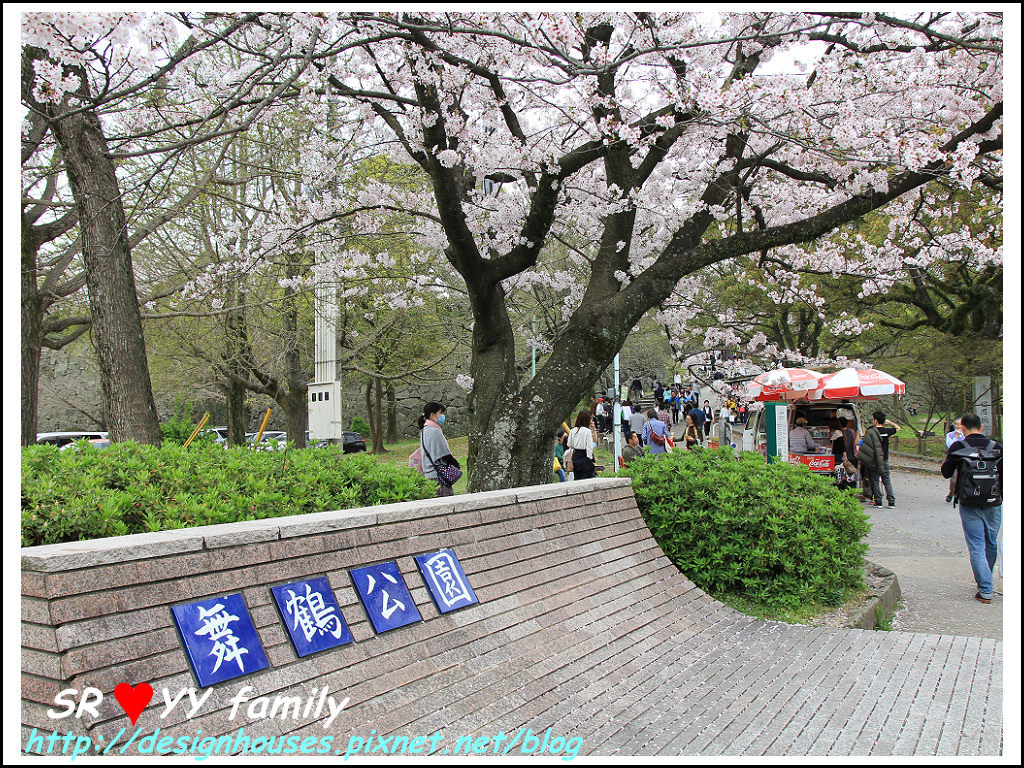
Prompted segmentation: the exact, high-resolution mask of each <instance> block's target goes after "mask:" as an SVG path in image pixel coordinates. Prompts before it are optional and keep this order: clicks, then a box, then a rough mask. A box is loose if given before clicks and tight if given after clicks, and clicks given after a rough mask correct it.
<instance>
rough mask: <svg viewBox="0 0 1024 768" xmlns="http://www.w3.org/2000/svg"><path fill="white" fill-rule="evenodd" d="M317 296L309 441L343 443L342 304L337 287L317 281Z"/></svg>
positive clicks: (315, 299)
mask: <svg viewBox="0 0 1024 768" xmlns="http://www.w3.org/2000/svg"><path fill="white" fill-rule="evenodd" d="M313 295H314V315H315V317H314V321H313V333H314V336H315V339H314V353H313V354H314V358H313V381H312V382H310V385H309V388H308V389H307V392H308V393H309V437H310V439H312V440H341V438H342V432H343V431H344V430H343V428H342V422H341V382H340V381H338V355H337V344H338V301H337V295H336V293H335V289H334V285H333V284H331V283H328V282H326V281H324V280H322V279H320V278H317V282H316V285H315V287H314V289H313Z"/></svg>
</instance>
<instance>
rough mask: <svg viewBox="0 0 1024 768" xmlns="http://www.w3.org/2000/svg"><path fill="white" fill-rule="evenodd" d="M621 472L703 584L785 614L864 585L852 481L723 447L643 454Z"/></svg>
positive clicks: (864, 526)
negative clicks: (848, 486) (835, 480)
mask: <svg viewBox="0 0 1024 768" xmlns="http://www.w3.org/2000/svg"><path fill="white" fill-rule="evenodd" d="M625 474H626V475H628V476H630V477H632V478H633V492H634V494H635V495H636V499H637V504H638V505H639V507H640V511H641V512H642V513H643V516H644V520H646V522H647V525H648V527H649V528H650V529H651V533H652V534H653V535H654V538H655V539H656V540H657V542H658V544H659V545H660V546H661V548H662V550H663V551H664V552H665V554H666V555H667V556H668V558H669V559H670V560H672V562H673V563H675V564H676V566H678V568H679V569H680V570H681V571H682V572H683V573H684V574H686V576H687V577H688V578H689V579H690V580H691V581H693V582H694V583H695V584H696V585H697V586H699V587H700V588H701V589H703V590H704V591H706V592H709V593H711V594H713V595H716V596H720V595H725V594H735V595H739V596H742V597H744V598H746V599H748V600H750V601H753V602H755V603H757V604H759V605H761V606H763V607H764V608H765V609H766V611H768V612H772V613H776V614H780V615H781V614H784V613H786V612H788V611H792V610H794V609H798V608H806V607H809V606H814V605H817V606H821V605H825V606H835V605H840V604H841V603H842V602H843V600H844V599H845V596H846V595H847V594H848V592H849V590H852V589H857V588H860V587H862V586H863V582H864V577H863V563H864V555H865V553H866V552H867V549H868V546H867V544H866V542H865V537H866V536H867V534H868V531H869V530H870V522H869V518H868V516H867V515H866V514H865V513H864V512H863V510H862V509H861V508H860V504H859V503H858V502H857V500H856V498H855V496H854V492H853V491H851V490H847V491H840V490H838V489H837V488H836V487H835V486H834V485H832V483H831V482H830V481H829V479H827V478H825V477H821V476H818V475H815V474H814V473H812V472H810V471H808V470H807V469H806V468H804V467H796V466H790V465H789V464H782V463H772V464H768V463H767V462H765V460H764V457H763V456H761V455H759V454H754V453H743V454H741V455H740V457H739V458H738V459H737V458H734V456H733V452H732V449H731V448H721V449H719V450H715V451H711V450H694V451H674V452H673V453H671V454H669V455H667V456H662V457H660V458H654V457H647V458H644V459H640V460H637V461H634V462H633V463H632V464H631V465H630V467H629V468H628V469H627V470H626V472H625Z"/></svg>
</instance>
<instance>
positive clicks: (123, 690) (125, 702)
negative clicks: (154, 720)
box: [114, 683, 153, 725]
mask: <svg viewBox="0 0 1024 768" xmlns="http://www.w3.org/2000/svg"><path fill="white" fill-rule="evenodd" d="M114 698H116V699H117V703H118V704H120V705H121V709H123V710H124V713H125V714H126V715H128V719H129V720H131V721H132V725H135V722H136V721H137V720H138V719H139V715H141V714H142V710H144V709H145V708H146V705H147V704H149V702H150V700H151V699H152V698H153V686H151V685H150V684H149V683H139V684H138V685H136V686H135V687H134V688H132V687H131V686H130V685H128V683H118V684H117V687H116V688H115V689H114Z"/></svg>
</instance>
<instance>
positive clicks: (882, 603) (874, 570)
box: [845, 562, 903, 629]
mask: <svg viewBox="0 0 1024 768" xmlns="http://www.w3.org/2000/svg"><path fill="white" fill-rule="evenodd" d="M865 566H866V569H867V572H868V573H870V574H871V575H872V576H877V577H879V578H882V579H885V586H884V587H882V589H881V590H880V591H879V592H878V594H876V595H875V596H874V597H872V598H871V599H869V600H868V601H867V603H865V604H864V607H863V608H861V610H860V615H858V616H851V618H850V620H849V621H848V622H847V623H846V625H845V626H846V627H847V628H848V629H877V628H878V616H879V615H882V616H884V615H886V614H890V613H894V612H895V610H896V605H897V603H898V602H899V599H900V596H901V595H902V594H903V592H902V591H901V590H900V582H899V579H897V578H896V574H895V573H893V572H892V571H890V570H889V569H888V568H883V567H882V566H880V565H875V564H874V563H871V562H866V563H865Z"/></svg>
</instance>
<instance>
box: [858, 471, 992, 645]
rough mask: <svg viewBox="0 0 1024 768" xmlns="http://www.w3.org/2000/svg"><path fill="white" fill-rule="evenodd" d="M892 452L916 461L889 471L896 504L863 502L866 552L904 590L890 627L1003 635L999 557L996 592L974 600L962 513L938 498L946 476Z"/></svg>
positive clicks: (942, 498) (944, 487) (943, 492)
mask: <svg viewBox="0 0 1024 768" xmlns="http://www.w3.org/2000/svg"><path fill="white" fill-rule="evenodd" d="M896 460H897V461H899V462H900V463H901V464H903V465H905V466H908V467H914V469H913V470H910V471H897V472H894V473H893V488H894V491H895V493H896V509H888V508H882V509H877V508H871V507H865V511H866V512H867V513H868V514H869V515H871V521H872V528H871V533H870V535H869V536H868V544H869V545H870V550H869V552H868V559H869V560H871V561H872V562H874V563H877V564H878V565H881V566H884V567H886V568H888V569H889V570H890V571H892V572H893V573H895V574H896V576H897V578H898V579H899V582H900V588H901V590H902V592H903V602H904V607H903V609H902V610H900V611H898V612H897V614H896V618H895V620H894V622H893V626H894V628H896V629H901V630H908V631H914V632H939V633H942V634H955V635H965V636H970V637H990V638H993V639H995V640H1002V639H1003V580H1002V578H1001V575H1000V573H999V569H1000V565H1001V564H1000V565H997V566H996V574H997V575H996V580H995V599H993V601H992V603H991V604H989V605H985V604H983V603H979V602H978V601H977V600H975V599H974V594H975V592H977V585H976V584H975V582H974V575H973V573H972V572H971V563H970V560H969V559H968V557H967V545H966V543H965V542H964V534H963V529H962V528H961V527H960V516H959V514H958V513H957V510H956V509H954V508H953V505H952V504H947V503H945V501H944V499H945V496H946V491H947V489H948V487H949V481H948V480H945V479H943V478H942V477H941V476H939V475H937V474H934V470H935V467H936V466H937V465H936V464H934V463H931V464H930V465H929V464H928V463H926V462H921V461H919V460H913V459H905V458H903V457H898V458H896ZM929 470H930V471H929Z"/></svg>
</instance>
